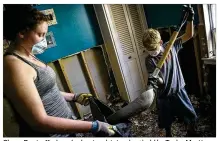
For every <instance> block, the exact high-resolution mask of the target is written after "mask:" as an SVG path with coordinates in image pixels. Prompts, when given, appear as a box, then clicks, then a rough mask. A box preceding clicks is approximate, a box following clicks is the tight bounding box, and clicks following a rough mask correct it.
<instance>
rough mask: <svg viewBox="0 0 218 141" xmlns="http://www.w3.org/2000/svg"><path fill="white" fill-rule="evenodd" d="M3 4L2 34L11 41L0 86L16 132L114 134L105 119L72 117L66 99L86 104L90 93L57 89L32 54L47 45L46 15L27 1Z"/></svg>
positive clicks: (52, 77) (24, 134)
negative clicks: (12, 112) (14, 116)
mask: <svg viewBox="0 0 218 141" xmlns="http://www.w3.org/2000/svg"><path fill="white" fill-rule="evenodd" d="M4 7H5V11H4V19H3V22H4V24H3V25H4V38H5V39H7V40H9V41H11V44H10V47H9V49H8V50H7V52H6V53H5V55H4V59H3V60H4V62H3V69H4V75H3V76H4V78H3V89H4V96H5V97H6V98H7V99H8V100H9V101H10V103H11V105H12V106H13V108H14V110H15V112H16V113H17V119H18V122H19V125H20V136H22V137H45V136H48V137H69V136H74V133H78V132H91V133H93V134H94V135H95V134H101V135H103V136H112V135H114V134H115V132H114V131H113V129H112V128H111V127H112V126H111V125H109V124H107V123H104V122H100V121H94V122H88V121H81V120H73V119H72V115H73V113H72V111H71V110H70V108H69V107H68V105H67V101H69V102H72V101H73V102H78V103H80V104H82V105H86V104H87V101H88V97H90V96H91V94H86V93H82V94H71V93H65V92H61V91H60V90H59V89H58V86H57V83H56V75H55V73H54V71H53V70H52V68H50V67H49V66H47V65H46V64H44V63H43V62H42V61H40V60H39V59H37V58H36V57H35V56H34V55H33V54H40V53H43V52H44V50H45V49H46V48H47V42H46V39H45V35H46V33H47V30H48V24H47V21H48V17H47V16H45V15H43V14H42V13H41V12H39V11H38V10H37V9H34V8H32V6H31V5H4ZM14 21H15V22H14Z"/></svg>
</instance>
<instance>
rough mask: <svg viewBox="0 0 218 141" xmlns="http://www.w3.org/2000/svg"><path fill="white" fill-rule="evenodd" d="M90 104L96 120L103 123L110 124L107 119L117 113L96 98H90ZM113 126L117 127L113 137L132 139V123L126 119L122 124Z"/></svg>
mask: <svg viewBox="0 0 218 141" xmlns="http://www.w3.org/2000/svg"><path fill="white" fill-rule="evenodd" d="M89 104H90V109H91V112H92V116H93V119H94V120H99V121H102V122H107V123H109V122H108V121H107V117H108V116H110V115H112V114H114V113H115V111H114V110H113V109H112V108H110V107H109V106H107V105H106V104H104V103H103V102H102V101H100V100H98V99H96V98H94V97H91V98H89ZM109 124H111V123H109ZM113 125H115V128H114V131H115V135H114V136H113V137H131V132H130V128H131V125H132V123H131V121H129V120H128V119H126V120H123V121H122V122H121V123H117V124H113ZM96 136H99V137H100V136H101V135H96Z"/></svg>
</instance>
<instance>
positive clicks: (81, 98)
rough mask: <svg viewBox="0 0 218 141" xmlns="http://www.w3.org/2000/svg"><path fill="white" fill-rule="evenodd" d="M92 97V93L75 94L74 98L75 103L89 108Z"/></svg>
mask: <svg viewBox="0 0 218 141" xmlns="http://www.w3.org/2000/svg"><path fill="white" fill-rule="evenodd" d="M90 97H92V94H90V93H75V94H74V96H73V101H74V102H77V103H79V104H81V105H84V106H87V105H88V104H89V98H90Z"/></svg>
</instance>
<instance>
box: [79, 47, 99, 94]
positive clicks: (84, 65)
mask: <svg viewBox="0 0 218 141" xmlns="http://www.w3.org/2000/svg"><path fill="white" fill-rule="evenodd" d="M79 55H80V58H81V59H80V60H81V65H82V68H83V70H84V72H85V77H86V79H87V81H88V85H89V87H90V90H91V93H93V94H94V96H95V97H96V98H99V96H98V93H97V90H96V87H95V84H94V81H93V78H92V75H91V72H90V69H89V66H88V63H87V60H86V58H85V55H84V51H81V52H80V54H79Z"/></svg>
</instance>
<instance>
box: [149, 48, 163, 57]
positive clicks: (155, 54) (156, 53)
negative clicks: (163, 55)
mask: <svg viewBox="0 0 218 141" xmlns="http://www.w3.org/2000/svg"><path fill="white" fill-rule="evenodd" d="M148 53H149V54H150V55H151V56H154V57H155V56H157V55H158V54H159V53H160V47H159V48H158V50H154V51H148Z"/></svg>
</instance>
